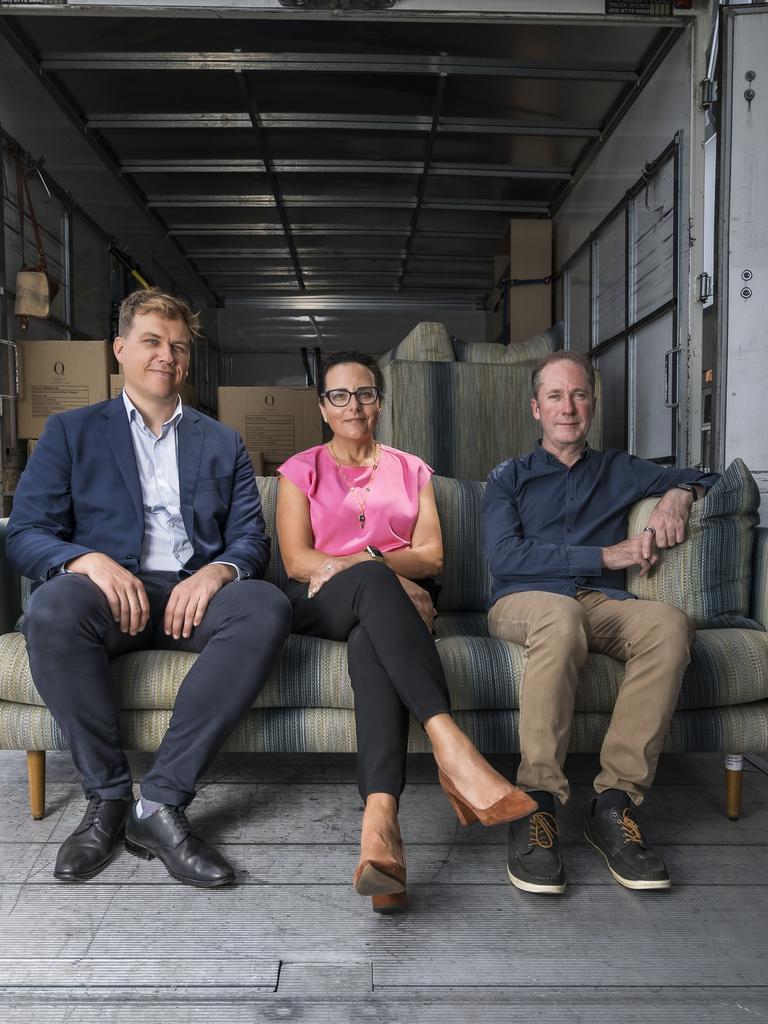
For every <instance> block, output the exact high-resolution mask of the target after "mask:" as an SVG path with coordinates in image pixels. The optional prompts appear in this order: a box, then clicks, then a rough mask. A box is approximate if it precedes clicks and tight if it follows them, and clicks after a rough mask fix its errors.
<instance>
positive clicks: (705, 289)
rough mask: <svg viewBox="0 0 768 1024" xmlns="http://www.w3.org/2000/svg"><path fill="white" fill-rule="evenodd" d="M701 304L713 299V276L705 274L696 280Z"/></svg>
mask: <svg viewBox="0 0 768 1024" xmlns="http://www.w3.org/2000/svg"><path fill="white" fill-rule="evenodd" d="M696 284H697V287H698V300H699V302H707V301H708V300H709V299H711V298H712V275H711V274H707V273H706V272H704V273H703V274H699V276H698V277H697V278H696Z"/></svg>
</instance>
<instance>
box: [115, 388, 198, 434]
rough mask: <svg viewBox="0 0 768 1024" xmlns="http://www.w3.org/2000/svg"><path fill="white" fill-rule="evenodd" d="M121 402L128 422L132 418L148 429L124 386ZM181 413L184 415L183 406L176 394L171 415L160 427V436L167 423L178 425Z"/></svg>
mask: <svg viewBox="0 0 768 1024" xmlns="http://www.w3.org/2000/svg"><path fill="white" fill-rule="evenodd" d="M123 404H124V405H125V411H126V412H127V413H128V422H129V423H133V421H134V420H138V422H139V423H140V424H141V426H142V427H144V429H145V430H149V427H148V426H147V425H146V423H145V422H144V417H143V416H142V415H141V413H140V412H139V410H138V409H137V408H136V406H135V405H134V404H133V402H132V401H131V400H130V398H129V397H128V393H127V391H126V390H125V388H123ZM183 415H184V408H183V406H182V404H181V396H180V395H177V396H176V408H175V409H174V410H173V415H172V416H171V417H170V418H169V419H167V420H166V421H165V423H164V424H163V426H162V428H161V430H160V434H161V436H162V434H164V433H165V431H166V428H167V427H168V425H169V424H171V423H172V424H173V425H174V426H175V427H177V426H178V425H179V421H180V420H181V417H182V416H183Z"/></svg>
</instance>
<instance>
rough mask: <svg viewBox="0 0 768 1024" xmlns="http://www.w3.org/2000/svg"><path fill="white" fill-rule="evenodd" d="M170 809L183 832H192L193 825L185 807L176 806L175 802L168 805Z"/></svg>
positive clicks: (175, 822)
mask: <svg viewBox="0 0 768 1024" xmlns="http://www.w3.org/2000/svg"><path fill="white" fill-rule="evenodd" d="M168 810H169V812H170V814H171V817H172V818H173V822H174V824H175V825H177V826H178V827H179V828H180V829H181V831H182V832H187V833H191V834H192V826H191V825H190V823H189V819H188V818H187V815H186V812H185V810H184V808H183V807H175V806H173V804H169V805H168Z"/></svg>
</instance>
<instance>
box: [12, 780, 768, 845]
mask: <svg viewBox="0 0 768 1024" xmlns="http://www.w3.org/2000/svg"><path fill="white" fill-rule="evenodd" d="M755 781H756V783H760V784H756V785H753V786H750V787H748V792H747V794H746V797H745V802H744V811H743V814H742V817H741V819H740V820H739V821H738V822H731V821H729V820H728V819H727V818H726V817H725V813H724V809H723V794H722V790H721V788H720V787H719V786H716V785H711V784H702V785H700V786H697V787H689V786H672V785H669V786H664V787H655V788H654V789H652V790H651V792H650V793H649V795H648V798H647V800H646V801H645V803H644V805H643V807H642V808H641V810H640V812H639V817H640V821H641V823H642V824H644V825H645V826H646V828H647V831H648V834H649V837H650V838H652V839H653V841H654V842H656V843H665V844H684V843H707V844H718V843H737V844H738V843H749V842H757V841H762V839H763V838H764V836H765V823H766V821H768V785H766V784H765V777H764V776H762V775H760V776H759V777H756V779H755ZM48 788H49V791H50V793H49V801H48V811H47V814H46V817H45V818H43V819H42V820H41V821H33V820H32V819H31V818H30V817H29V813H28V810H27V803H26V801H27V797H26V792H23V791H20V790H18V789H13V788H11V789H8V788H7V787H3V789H4V794H5V799H4V800H3V802H2V804H0V838H1V839H2V840H4V841H6V842H8V841H16V842H30V841H31V842H58V843H61V842H62V841H63V840H64V839H65V838H66V836H67V835H69V833H70V832H71V831H72V829H73V828H74V827H75V826H76V825H77V823H78V821H79V820H80V818H81V816H82V814H83V810H84V808H85V801H84V798H83V795H82V793H81V792H80V790H79V787H77V786H76V785H75V784H74V783H70V784H65V783H54V784H51V785H50V786H49V787H48ZM591 796H592V790H591V787H589V786H586V785H576V786H574V787H573V790H572V797H571V800H570V802H569V804H568V805H567V806H566V807H565V808H564V809H563V810H562V813H561V814H560V815H559V821H560V829H561V838H562V840H563V841H564V842H571V841H573V840H574V839H576V838H577V837H578V838H580V837H581V834H582V831H583V817H584V813H585V810H586V808H587V806H588V804H589V800H590V798H591ZM361 810H362V805H361V802H360V798H359V797H358V795H357V792H356V789H355V787H354V786H352V785H351V784H349V783H336V784H332V783H317V784H311V785H310V784H307V783H304V782H302V783H254V784H252V785H250V786H247V787H246V786H240V785H233V784H232V783H221V784H217V785H212V786H207V787H205V788H203V789H202V790H201V791H200V793H199V794H198V796H197V799H196V800H195V802H194V804H193V805H192V808H191V811H190V818H191V819H192V820H193V821H194V822H195V823H196V824H197V826H198V827H199V828H200V830H201V832H202V833H203V834H205V835H206V836H207V837H208V838H210V839H212V840H215V841H216V842H235V843H264V842H270V843H308V844H311V843H316V842H323V843H355V842H356V841H357V837H358V830H359V823H360V814H361ZM401 823H402V829H403V836H404V838H405V841H406V842H408V843H410V842H419V843H421V842H429V843H435V842H442V843H453V842H455V843H473V844H476V843H486V842H487V843H497V842H499V841H500V840H499V836H500V835H501V834H502V832H503V830H502V829H498V828H497V829H484V828H483V827H482V826H481V825H479V824H475V825H472V826H471V827H470V828H468V829H464V828H461V829H460V828H458V826H457V823H456V818H455V816H454V814H453V812H452V810H451V808H450V805H449V804H448V802H447V800H446V799H445V797H444V796H443V794H442V792H441V790H440V788H439V787H438V786H437V785H436V784H430V783H415V784H413V785H411V786H409V787H408V789H407V790H406V792H405V794H404V795H403V798H402V803H401Z"/></svg>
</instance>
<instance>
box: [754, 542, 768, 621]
mask: <svg viewBox="0 0 768 1024" xmlns="http://www.w3.org/2000/svg"><path fill="white" fill-rule="evenodd" d="M752 580H753V583H752V618H753V619H755V620H756V621H757V622H759V623H760V625H761V626H762V627H763V629H768V529H766V528H765V527H763V528H760V529H757V530H755V550H754V554H753V557H752Z"/></svg>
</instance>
